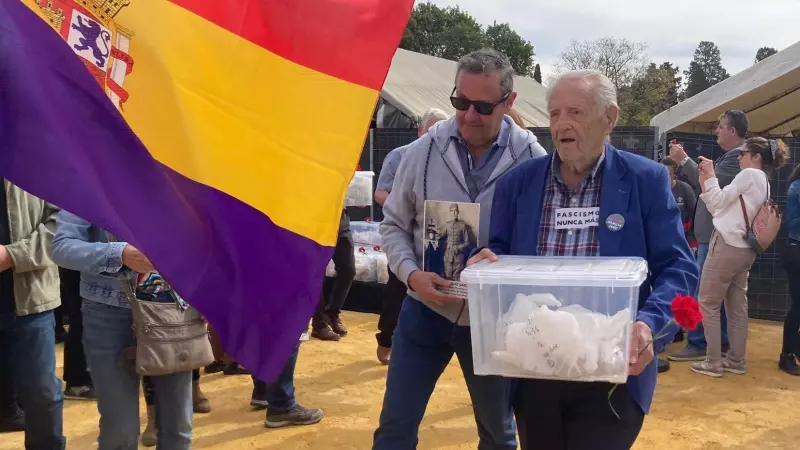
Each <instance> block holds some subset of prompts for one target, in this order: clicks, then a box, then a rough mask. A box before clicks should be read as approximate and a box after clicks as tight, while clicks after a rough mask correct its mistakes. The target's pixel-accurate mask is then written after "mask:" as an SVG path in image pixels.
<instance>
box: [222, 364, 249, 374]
mask: <svg viewBox="0 0 800 450" xmlns="http://www.w3.org/2000/svg"><path fill="white" fill-rule="evenodd" d="M222 374H223V375H250V371H249V370H247V369H245V368H244V367H242V366H240V365H239V364H237V363H235V362H232V363H230V364H228V365H227V366H225V369H223V370H222Z"/></svg>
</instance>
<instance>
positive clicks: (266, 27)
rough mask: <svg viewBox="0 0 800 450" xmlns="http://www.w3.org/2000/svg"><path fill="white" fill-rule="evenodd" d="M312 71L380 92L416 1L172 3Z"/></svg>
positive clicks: (182, 0)
mask: <svg viewBox="0 0 800 450" xmlns="http://www.w3.org/2000/svg"><path fill="white" fill-rule="evenodd" d="M170 1H171V2H172V3H174V4H176V5H178V6H180V7H182V8H184V9H186V10H188V11H191V12H192V13H194V14H197V15H198V16H201V17H203V18H204V19H206V20H208V21H210V22H212V23H214V24H216V25H218V26H220V27H222V28H224V29H226V30H228V31H230V32H231V33H234V34H236V35H238V36H241V37H242V38H244V39H247V40H248V41H250V42H252V43H254V44H256V45H258V46H260V47H263V48H265V49H267V50H269V51H270V52H272V53H275V54H277V55H279V56H280V57H282V58H284V59H287V60H290V61H292V62H294V63H296V64H299V65H302V66H305V67H307V68H309V69H313V70H316V71H318V72H322V73H325V74H327V75H331V76H333V77H336V78H339V79H342V80H345V81H349V82H351V83H355V84H358V85H361V86H365V87H368V88H371V89H375V90H380V89H381V88H382V87H383V82H384V80H385V78H386V73H387V71H388V68H389V65H390V64H391V59H392V56H394V53H395V51H396V50H397V45H398V43H399V42H400V38H401V36H402V34H403V30H404V29H405V26H406V23H407V22H408V18H409V16H410V14H411V8H412V7H413V6H414V1H413V0H170Z"/></svg>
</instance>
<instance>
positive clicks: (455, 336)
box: [372, 298, 549, 450]
mask: <svg viewBox="0 0 800 450" xmlns="http://www.w3.org/2000/svg"><path fill="white" fill-rule="evenodd" d="M453 355H456V357H458V362H459V365H460V366H461V371H462V373H463V374H464V381H465V382H466V384H467V390H468V391H469V397H470V400H471V402H472V410H473V414H474V416H475V423H476V424H477V428H478V449H479V450H515V449H516V448H517V433H516V427H515V426H514V414H513V411H512V410H511V396H512V393H513V391H514V385H515V381H516V380H514V379H510V378H503V377H498V376H478V375H475V369H474V366H473V364H472V341H471V339H470V329H469V327H462V326H456V325H455V324H454V323H452V322H450V321H449V320H447V319H446V318H444V317H443V316H440V315H439V314H437V313H436V312H434V311H433V310H432V309H430V308H428V307H427V306H425V305H424V304H422V303H421V302H419V301H417V300H414V299H413V298H409V299H407V300H406V301H404V302H403V307H402V309H401V311H400V320H399V322H398V325H397V330H396V333H395V336H394V346H393V347H392V358H391V359H390V360H389V373H388V374H387V375H386V392H385V393H384V397H383V409H382V410H381V417H380V426H379V427H378V429H377V430H376V431H375V436H374V441H373V444H372V450H406V449H415V448H417V444H418V438H417V434H418V432H419V426H420V423H421V422H422V418H423V416H424V415H425V409H426V408H427V407H428V401H429V400H430V398H431V394H432V393H433V390H434V389H435V388H436V382H437V381H438V380H439V377H440V376H441V375H442V373H443V372H444V370H445V368H447V365H448V364H449V363H450V360H451V359H452V358H453ZM537 448H541V449H547V450H549V447H546V446H545V447H537Z"/></svg>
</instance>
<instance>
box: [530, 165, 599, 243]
mask: <svg viewBox="0 0 800 450" xmlns="http://www.w3.org/2000/svg"><path fill="white" fill-rule="evenodd" d="M552 158H553V161H552V164H550V173H549V174H548V175H547V185H546V186H545V190H544V201H543V202H542V220H541V222H540V226H539V245H538V248H537V253H538V254H539V256H598V255H599V254H600V243H599V242H598V240H597V226H590V227H586V228H573V229H566V228H565V229H556V211H557V210H559V209H562V208H599V207H600V188H601V187H602V184H603V170H602V167H603V162H604V161H605V152H603V154H602V155H601V156H600V159H598V160H597V164H595V166H594V167H593V168H592V170H590V171H589V173H587V174H586V176H585V177H584V178H583V180H581V182H580V187H579V188H578V190H577V191H575V190H573V189H572V188H570V187H569V186H568V185H567V183H566V182H564V179H563V178H562V177H561V159H559V157H558V152H553V156H552ZM598 216H599V214H598Z"/></svg>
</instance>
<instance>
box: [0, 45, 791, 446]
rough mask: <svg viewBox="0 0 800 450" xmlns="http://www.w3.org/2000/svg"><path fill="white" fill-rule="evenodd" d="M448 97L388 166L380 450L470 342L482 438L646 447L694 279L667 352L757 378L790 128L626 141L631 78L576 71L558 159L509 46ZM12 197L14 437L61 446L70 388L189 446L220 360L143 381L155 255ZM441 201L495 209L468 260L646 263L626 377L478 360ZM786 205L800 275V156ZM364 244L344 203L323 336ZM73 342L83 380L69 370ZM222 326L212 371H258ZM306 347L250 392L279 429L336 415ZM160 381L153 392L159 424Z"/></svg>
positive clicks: (124, 429) (473, 63) (484, 215)
mask: <svg viewBox="0 0 800 450" xmlns="http://www.w3.org/2000/svg"><path fill="white" fill-rule="evenodd" d="M450 100H451V103H452V105H453V107H454V108H455V109H456V113H455V116H454V117H452V118H449V117H447V115H446V114H445V113H443V112H442V111H439V110H430V111H428V113H426V114H425V115H424V117H423V118H422V119H421V120H420V122H419V130H418V131H419V138H418V139H417V140H416V141H414V142H413V143H411V144H409V145H407V146H404V147H401V148H398V149H396V150H394V151H393V152H391V153H390V154H389V155H388V156H387V158H386V159H385V161H384V164H383V170H382V171H381V174H380V177H379V180H378V184H377V190H376V192H375V200H376V202H377V203H378V204H380V205H382V206H383V211H384V220H383V221H382V222H381V224H380V232H381V236H382V247H383V250H384V251H385V252H386V254H387V257H388V261H389V267H390V277H389V282H388V284H387V285H386V288H385V296H384V299H383V307H382V311H381V316H380V319H379V323H378V328H379V333H378V334H377V335H376V339H377V358H378V360H379V361H380V362H381V363H383V364H387V365H388V373H387V378H386V389H385V394H384V399H383V408H382V412H381V415H380V419H379V423H378V427H377V430H376V431H375V433H374V441H373V447H372V448H373V449H375V450H393V449H409V450H410V449H413V448H416V446H417V444H418V437H417V435H418V431H419V426H420V423H421V421H422V419H423V416H424V415H425V410H426V407H427V404H428V401H429V399H430V397H431V394H432V393H433V391H434V389H435V387H436V383H437V381H438V379H439V377H440V376H441V375H442V373H443V371H444V370H445V368H446V367H447V365H448V363H449V362H450V360H451V359H452V358H453V356H454V355H455V356H456V357H457V358H458V360H459V363H460V366H461V369H462V371H463V376H464V379H465V381H466V384H467V388H468V391H469V395H470V399H471V403H472V407H473V411H474V416H475V422H476V426H477V431H478V436H479V444H478V448H479V449H481V450H484V449H486V450H489V449H497V450H501V449H502V450H510V449H516V448H518V445H521V448H522V449H533V448H547V449H567V448H569V449H594V448H598V447H597V443H598V442H603V443H604V445H603V447H602V448H604V449H609V450H615V449H628V448H630V447H631V446H632V445H633V443H634V442H635V441H636V438H637V436H638V434H639V432H640V430H641V427H642V424H643V421H644V418H645V415H646V414H647V413H648V412H649V410H650V407H651V404H652V400H653V393H654V390H655V386H656V377H657V372H658V371H663V370H665V369H667V367H666V361H665V360H664V361H661V362H658V363H657V361H656V359H657V358H656V355H657V354H658V353H660V352H662V351H663V350H664V347H665V346H666V345H667V344H668V343H670V342H672V341H673V339H674V336H673V335H669V336H656V334H657V332H658V331H659V330H661V329H662V328H663V327H664V326H665V324H667V323H668V322H669V320H670V311H669V305H670V301H671V300H672V298H673V297H675V295H677V294H687V293H688V294H691V295H695V296H697V298H698V299H699V302H700V305H701V307H702V311H703V313H704V320H703V328H702V329H701V330H698V331H695V332H690V333H688V335H687V336H686V340H687V345H686V347H685V348H684V349H682V350H681V351H679V352H677V353H674V354H670V355H668V356H667V359H668V360H670V361H692V362H693V364H692V365H691V366H690V368H691V370H692V371H694V372H696V373H699V374H702V375H707V376H711V377H721V376H723V374H724V373H732V374H743V373H745V372H746V370H747V366H746V359H745V355H746V352H745V350H746V343H747V311H748V308H747V278H748V273H749V270H750V267H751V266H752V264H753V262H754V260H755V258H756V251H755V250H754V249H753V248H752V246H751V245H750V243H749V242H748V240H747V231H748V230H749V229H750V226H751V223H752V220H753V219H754V218H755V217H756V215H757V214H758V211H759V209H760V208H761V206H762V205H764V204H765V202H766V201H767V200H769V198H770V196H771V195H772V193H771V192H770V185H769V176H770V174H771V173H772V172H773V171H775V170H776V169H778V168H780V167H781V166H782V165H784V164H785V163H786V161H787V159H788V150H787V148H786V146H785V145H784V144H783V142H781V141H780V140H773V139H767V138H763V137H751V138H746V137H747V118H746V115H745V114H744V113H742V112H741V111H727V112H726V113H725V114H723V115H722V116H721V117H720V118H719V125H718V127H717V129H716V135H717V138H718V143H719V145H720V147H722V149H723V150H724V151H725V153H724V154H723V156H722V157H720V158H719V159H717V161H710V160H707V159H705V158H700V159H699V161H695V160H693V159H692V158H690V157H689V156H688V155H687V153H686V151H685V150H684V148H683V147H682V145H681V144H680V143H677V142H673V143H672V144H671V145H670V154H669V156H668V158H667V159H665V160H664V161H662V163H661V164H659V163H657V162H654V161H651V160H648V159H646V158H643V157H640V156H637V155H634V154H632V153H629V152H624V151H621V150H618V149H616V148H614V147H613V146H612V145H610V144H609V139H608V138H609V135H610V133H611V131H612V130H613V129H614V127H615V125H616V123H617V120H618V118H619V114H620V108H619V105H618V102H617V92H616V89H615V87H614V85H613V83H612V82H611V81H610V80H609V79H608V78H606V77H605V76H603V75H602V74H600V73H598V72H594V71H573V72H568V73H566V74H564V75H562V76H561V77H559V78H558V79H557V80H555V81H553V82H552V83H551V84H550V86H549V88H548V94H547V104H548V113H549V115H550V130H551V133H552V137H553V147H554V149H553V150H554V151H553V152H552V153H551V154H550V155H547V153H546V152H545V149H544V148H543V147H542V146H541V145H540V144H539V143H538V141H537V138H536V136H534V134H533V133H532V132H531V131H529V130H527V129H525V127H524V124H523V123H522V120H521V119H520V118H519V116H518V115H517V114H516V113H515V112H514V110H513V106H514V102H515V100H516V93H515V92H514V77H513V69H512V67H511V64H510V62H509V59H508V58H507V57H506V56H505V55H503V54H501V53H499V52H497V51H494V50H491V49H483V50H479V51H476V52H473V53H470V54H468V55H466V56H464V57H463V58H461V59H460V60H459V62H458V70H457V74H456V78H455V87H454V89H453V93H452V94H451V99H450ZM0 200H1V201H2V202H0V214H3V217H0V244H1V245H0V391H1V392H0V393H2V396H0V430H2V431H17V430H24V432H25V446H26V448H27V449H31V450H45V449H47V450H53V449H63V448H65V446H66V439H65V437H64V433H63V418H62V416H63V401H64V399H69V400H88V401H96V402H97V407H98V410H99V413H100V421H99V436H98V447H99V449H100V450H123V449H124V450H128V449H130V450H133V449H136V448H137V445H138V443H139V442H141V443H143V444H144V445H146V446H157V447H158V448H160V449H169V450H181V449H189V448H191V441H192V416H193V413H208V412H210V411H211V409H212V407H211V402H210V400H209V399H208V397H207V396H206V395H205V394H204V393H203V392H202V390H201V389H200V379H201V376H200V372H201V371H200V370H199V369H200V368H197V369H196V370H194V371H186V372H179V373H170V374H166V375H159V376H149V377H142V376H140V375H139V374H137V371H136V370H135V367H134V365H133V364H131V362H130V361H129V360H126V359H125V358H124V357H123V355H124V353H125V351H126V349H129V348H131V347H135V346H136V341H135V337H134V334H133V333H132V332H131V329H132V326H133V324H134V318H133V315H132V311H131V301H133V298H132V291H131V289H132V284H131V282H132V280H136V277H137V275H138V274H147V273H150V272H152V271H154V270H155V268H154V267H153V265H152V263H151V262H150V261H149V260H148V258H147V257H146V255H144V254H142V253H141V252H140V251H139V250H137V249H136V248H135V247H134V246H132V245H131V244H129V243H126V242H124V241H120V240H119V239H117V237H116V236H114V235H113V234H111V233H109V232H108V231H106V230H103V229H101V228H100V227H98V226H96V225H94V224H92V223H91V222H89V221H86V220H84V219H83V218H80V217H78V216H76V215H74V214H71V213H70V212H68V211H59V210H58V209H57V208H56V207H55V206H53V205H51V204H49V203H47V202H45V201H44V200H41V199H38V198H36V197H34V196H32V195H31V194H29V193H27V192H25V191H23V190H21V189H19V188H18V187H16V186H14V185H13V184H11V183H9V182H8V181H5V189H4V192H3V194H2V196H0ZM429 201H440V202H448V203H449V204H479V205H480V209H479V217H478V218H476V220H478V221H479V223H480V227H479V232H478V233H477V234H478V235H477V236H476V239H477V246H476V247H475V248H474V249H472V251H471V252H468V254H465V260H464V265H466V266H469V265H472V264H475V263H477V262H480V261H483V260H489V261H494V260H496V259H497V258H498V256H499V255H529V256H551V257H563V256H580V257H593V256H600V255H603V256H628V257H641V258H644V259H646V260H647V262H648V265H649V268H650V275H649V277H648V279H647V280H646V281H645V285H644V288H643V289H642V290H641V295H640V298H639V301H638V312H637V314H636V321H635V324H634V325H633V327H632V329H633V335H632V342H633V345H632V350H631V355H630V361H629V362H630V364H629V367H628V371H629V373H630V378H629V379H628V382H627V384H625V385H620V386H618V387H617V388H616V389H612V387H613V386H612V385H610V384H608V383H578V382H567V381H552V380H535V379H514V378H507V377H501V376H477V375H475V373H474V370H473V361H472V341H471V335H470V328H469V325H470V321H469V308H468V305H467V304H466V300H465V299H464V298H462V297H460V296H458V295H456V294H454V293H452V292H450V291H448V289H447V288H449V287H451V285H452V283H453V282H454V281H456V279H454V278H453V277H452V276H450V277H449V278H450V279H448V277H445V276H443V275H442V273H438V272H433V271H427V270H425V265H424V264H423V254H424V252H425V247H424V245H425V237H424V234H425V232H426V221H425V205H426V202H429ZM567 208H578V209H582V210H587V211H589V210H595V209H597V210H599V212H600V216H601V217H600V220H599V221H598V223H597V224H595V225H594V226H588V227H580V228H570V227H569V226H567V227H563V226H555V220H556V219H555V217H556V213H557V211H558V210H561V209H567ZM456 211H457V210H456ZM784 219H785V224H786V227H787V229H788V240H787V243H786V244H785V246H784V247H785V248H782V249H781V250H782V252H783V256H784V262H785V266H786V270H787V273H789V274H792V273H794V271H795V270H797V268H798V267H800V168H797V169H795V171H794V173H793V174H792V177H791V185H790V188H789V192H788V199H787V205H786V210H785V214H784ZM353 246H354V244H353V238H352V233H351V232H350V223H349V219H348V216H347V212H346V209H345V208H344V207H343V209H342V214H341V221H340V226H339V236H338V240H337V243H336V248H335V251H334V256H333V261H334V264H335V269H336V273H337V277H336V278H335V279H334V280H331V283H332V286H331V287H330V289H328V290H326V292H327V294H326V295H322V294H321V298H320V303H319V307H318V308H317V310H316V312H315V313H314V316H313V318H309V319H310V320H311V331H310V336H311V337H313V338H316V339H320V340H324V341H338V340H340V339H342V338H343V337H345V336H346V335H347V333H348V330H347V327H346V326H345V324H344V323H343V322H342V318H341V311H342V307H343V305H344V302H345V299H346V298H347V295H348V292H349V290H350V287H351V285H352V282H353V278H354V276H355V262H354V252H353ZM693 249H694V250H693ZM459 267H460V266H459ZM59 272H60V276H59ZM450 275H453V274H450ZM320 276H321V277H322V276H323V275H322V274H321V275H320ZM448 276H449V275H448ZM455 276H456V277H457V274H455ZM789 284H790V292H791V296H792V299H793V300H794V301H793V306H792V309H791V311H790V312H789V314H788V316H787V319H786V324H785V327H784V343H783V349H782V354H781V355H780V360H779V367H780V369H781V370H783V371H785V372H787V373H789V374H791V375H800V366H798V359H797V357H798V354H800V278H798V277H791V276H790V277H789ZM187 300H188V301H189V303H191V299H187ZM62 303H63V313H62V314H61V316H63V317H65V318H66V322H68V325H69V330H68V332H67V333H66V336H61V337H58V338H57V335H61V334H62V333H61V332H60V330H59V331H57V328H58V327H57V324H56V319H55V317H56V315H55V314H54V311H55V310H56V309H57V308H58V307H59V305H61V304H62ZM723 305H724V306H723ZM675 331H677V330H675ZM654 338H655V341H653V340H654ZM60 339H63V340H64V341H65V348H64V359H65V360H64V373H63V379H64V383H65V385H64V386H62V382H61V380H60V379H59V378H58V377H57V376H56V373H55V372H56V360H55V343H56V341H57V340H60ZM210 340H211V346H212V347H213V348H214V359H215V361H214V362H212V363H211V364H210V365H208V366H206V367H205V368H204V372H205V373H216V372H223V373H224V374H225V375H230V376H234V375H247V374H249V372H248V371H247V369H246V368H244V367H242V366H240V365H239V364H238V363H237V362H236V361H234V360H232V359H231V358H230V357H229V356H228V355H226V354H225V352H224V350H223V349H222V348H221V347H220V345H219V339H218V337H217V336H215V335H214V333H213V329H211V330H210ZM302 341H303V338H302V337H301V336H298V340H297V345H296V347H295V349H294V352H293V353H292V355H291V357H290V358H289V360H288V361H287V363H286V365H285V367H284V370H283V372H282V373H281V374H280V376H279V377H278V378H277V379H276V380H259V379H257V378H256V377H254V376H253V377H252V382H253V391H252V396H251V399H250V404H251V405H252V406H254V407H256V408H259V409H266V413H265V414H266V418H265V425H266V426H267V427H270V428H278V427H284V426H289V425H310V424H314V423H317V422H319V421H320V420H322V418H323V412H322V411H321V410H320V409H313V408H305V407H303V406H301V405H300V404H298V403H297V401H296V399H295V387H294V373H295V367H296V362H297V358H298V354H299V349H300V346H301V342H302ZM651 343H652V344H653V345H651ZM265 351H268V348H265ZM140 385H143V390H144V397H145V402H146V404H147V425H146V427H145V432H144V433H141V434H140V417H139V386H140ZM609 392H613V394H611V395H609ZM518 437H519V442H518Z"/></svg>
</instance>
